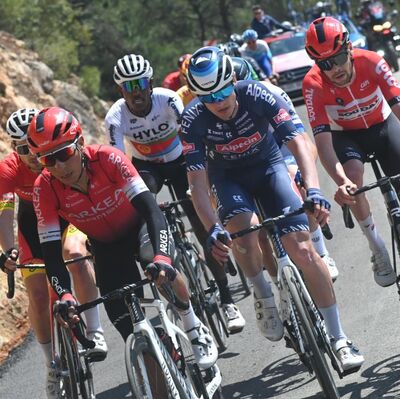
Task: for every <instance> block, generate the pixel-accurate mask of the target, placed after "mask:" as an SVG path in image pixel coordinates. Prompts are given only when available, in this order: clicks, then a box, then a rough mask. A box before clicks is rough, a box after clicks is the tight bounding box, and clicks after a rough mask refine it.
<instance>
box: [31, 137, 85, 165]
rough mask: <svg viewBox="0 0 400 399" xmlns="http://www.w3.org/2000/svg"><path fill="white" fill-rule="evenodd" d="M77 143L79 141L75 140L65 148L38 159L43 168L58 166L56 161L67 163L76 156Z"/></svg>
mask: <svg viewBox="0 0 400 399" xmlns="http://www.w3.org/2000/svg"><path fill="white" fill-rule="evenodd" d="M76 142H77V140H75V141H74V142H73V143H71V144H69V145H67V146H65V147H63V148H60V149H59V150H57V151H54V152H51V153H50V154H46V155H42V156H41V157H38V161H39V163H40V164H41V165H42V166H46V167H47V166H54V165H55V164H56V161H59V162H67V161H68V160H69V159H70V158H71V157H72V156H73V155H74V154H75V151H76Z"/></svg>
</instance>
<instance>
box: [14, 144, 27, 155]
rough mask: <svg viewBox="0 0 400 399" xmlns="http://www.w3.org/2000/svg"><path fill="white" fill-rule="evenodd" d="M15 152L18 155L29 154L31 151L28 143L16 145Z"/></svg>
mask: <svg viewBox="0 0 400 399" xmlns="http://www.w3.org/2000/svg"><path fill="white" fill-rule="evenodd" d="M15 152H16V153H17V154H18V155H29V153H30V151H29V147H28V144H21V145H17V146H15Z"/></svg>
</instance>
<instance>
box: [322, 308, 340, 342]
mask: <svg viewBox="0 0 400 399" xmlns="http://www.w3.org/2000/svg"><path fill="white" fill-rule="evenodd" d="M318 309H319V311H320V312H321V314H322V317H323V318H324V320H325V325H326V330H327V333H328V334H329V335H332V336H333V338H334V340H335V341H337V340H339V339H347V337H346V334H345V333H344V331H343V329H342V324H341V322H340V317H339V309H338V306H337V304H336V303H334V304H333V305H331V306H328V307H327V308H318Z"/></svg>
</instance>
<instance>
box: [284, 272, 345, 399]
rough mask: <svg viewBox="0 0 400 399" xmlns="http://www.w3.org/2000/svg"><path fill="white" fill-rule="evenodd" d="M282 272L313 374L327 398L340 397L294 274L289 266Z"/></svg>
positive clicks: (337, 398)
mask: <svg viewBox="0 0 400 399" xmlns="http://www.w3.org/2000/svg"><path fill="white" fill-rule="evenodd" d="M283 274H284V276H285V279H286V283H287V285H288V288H289V292H290V295H291V297H292V300H293V304H294V307H295V312H296V314H297V317H298V319H299V325H300V330H301V331H302V332H303V334H302V335H303V340H304V342H305V344H306V345H305V346H306V350H307V347H308V351H309V352H310V353H308V357H309V361H310V363H311V366H312V368H313V371H314V374H315V376H316V377H317V380H318V383H319V385H320V387H321V388H322V391H323V392H324V394H325V395H326V397H327V398H328V399H340V395H339V392H338V389H337V387H336V384H335V381H334V379H333V377H332V373H331V371H330V369H329V366H328V364H327V362H326V359H325V355H324V352H323V351H321V348H320V347H319V345H318V340H319V337H318V336H316V331H315V327H314V325H313V323H312V318H311V316H310V314H309V312H308V309H307V306H305V303H304V299H303V298H302V295H301V292H300V290H299V287H298V284H297V283H296V282H295V276H294V274H293V271H292V270H291V268H290V267H284V269H283Z"/></svg>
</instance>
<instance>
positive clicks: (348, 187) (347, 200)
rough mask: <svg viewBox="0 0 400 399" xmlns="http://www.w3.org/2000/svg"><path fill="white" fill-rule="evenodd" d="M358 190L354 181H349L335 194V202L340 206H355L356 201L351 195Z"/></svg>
mask: <svg viewBox="0 0 400 399" xmlns="http://www.w3.org/2000/svg"><path fill="white" fill-rule="evenodd" d="M356 190H357V185H356V184H354V183H353V182H352V181H350V180H349V181H348V182H346V183H345V184H342V185H341V186H339V187H338V189H337V191H336V193H335V201H336V202H337V203H338V204H339V205H340V206H343V205H355V203H356V199H355V197H354V196H352V195H351V194H350V193H352V192H354V191H356Z"/></svg>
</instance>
